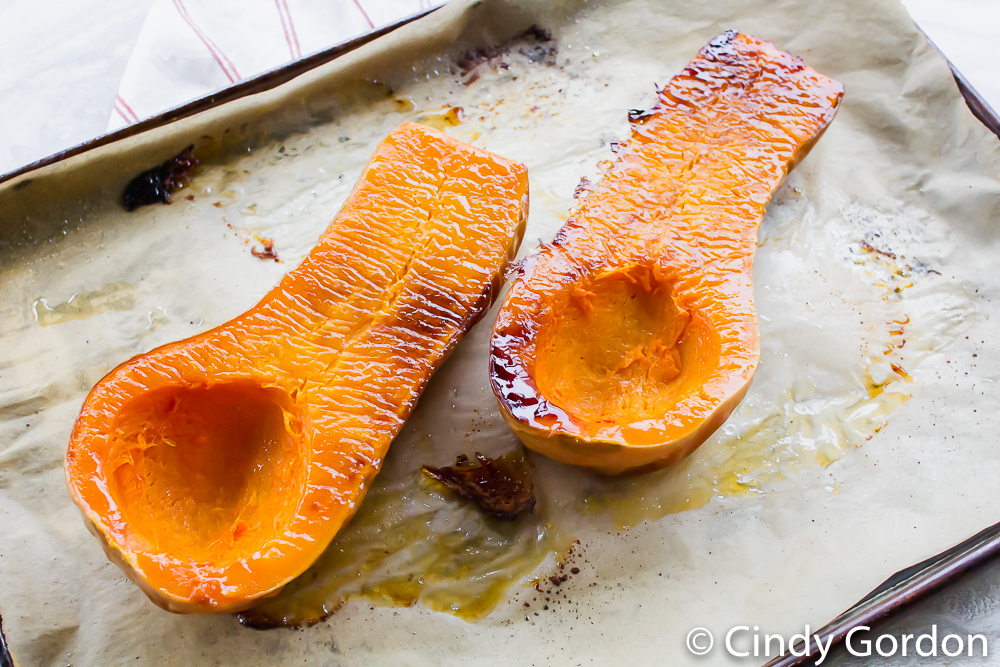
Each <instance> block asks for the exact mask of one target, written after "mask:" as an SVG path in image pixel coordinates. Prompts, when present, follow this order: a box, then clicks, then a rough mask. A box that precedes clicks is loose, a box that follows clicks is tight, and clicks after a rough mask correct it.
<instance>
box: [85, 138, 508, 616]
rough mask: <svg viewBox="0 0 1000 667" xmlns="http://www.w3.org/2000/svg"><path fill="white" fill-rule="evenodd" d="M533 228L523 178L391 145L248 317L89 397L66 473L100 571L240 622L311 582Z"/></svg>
mask: <svg viewBox="0 0 1000 667" xmlns="http://www.w3.org/2000/svg"><path fill="white" fill-rule="evenodd" d="M526 214H527V173H526V170H525V168H524V167H523V166H522V165H520V164H517V163H515V162H511V161H509V160H505V159H503V158H500V157H497V156H495V155H492V154H490V153H488V152H486V151H484V150H481V149H477V148H473V147H471V146H468V145H466V144H463V143H461V142H458V141H456V140H454V139H450V138H448V137H446V136H445V135H443V134H441V133H439V132H437V131H436V130H432V129H429V128H426V127H423V126H420V125H416V124H412V123H407V124H405V125H402V126H401V127H399V128H398V129H397V130H396V131H394V132H393V133H392V134H391V135H390V136H389V137H388V138H387V139H386V140H385V141H384V142H383V143H382V144H381V145H380V146H379V148H378V149H377V150H376V152H375V155H374V156H373V158H372V159H371V162H370V163H369V165H368V166H367V168H366V169H365V171H364V172H363V174H362V177H361V179H360V181H359V182H358V184H357V186H356V187H355V189H354V192H353V193H352V194H351V196H350V197H349V199H348V200H347V202H346V203H345V204H344V206H343V208H342V209H341V211H340V213H339V214H338V215H337V217H336V218H335V220H334V221H333V223H332V224H331V225H330V227H329V229H327V231H326V232H325V233H324V235H323V236H322V238H321V239H320V243H319V245H317V246H316V247H315V249H314V250H313V251H312V252H311V253H310V254H309V256H308V257H306V259H305V260H304V261H303V262H302V264H300V265H299V267H298V268H296V269H295V270H294V271H292V272H290V273H289V274H288V275H286V276H285V277H284V279H282V281H281V282H280V283H279V284H278V286H277V287H275V288H274V289H273V290H272V291H271V292H269V293H268V294H267V295H266V296H265V297H264V299H263V300H262V301H261V302H260V303H259V304H258V305H257V306H255V307H254V308H252V309H251V310H250V311H248V312H247V313H245V314H244V315H242V316H240V317H238V318H236V319H234V320H232V321H230V322H228V323H226V324H223V325H221V326H219V327H217V328H215V329H212V330H210V331H207V332H205V333H203V334H200V335H198V336H195V337H193V338H190V339H187V340H184V341H180V342H177V343H173V344H169V345H166V346H164V347H161V348H158V349H156V350H153V351H152V352H150V353H148V354H144V355H141V356H138V357H136V358H134V359H132V360H130V361H128V362H126V363H124V364H122V365H121V366H119V367H118V368H116V369H115V370H113V371H112V372H111V373H109V374H108V375H107V376H106V377H105V378H104V379H102V380H101V381H100V382H99V383H98V384H97V385H96V386H95V387H94V389H93V390H92V391H91V393H90V395H89V396H88V398H87V400H86V402H85V403H84V406H83V409H82V411H81V413H80V416H79V418H78V420H77V422H76V425H75V427H74V429H73V432H72V435H71V438H70V443H69V448H68V451H67V453H66V473H67V479H68V482H69V488H70V491H71V494H72V496H73V498H74V500H75V501H76V502H77V504H78V505H79V506H80V508H81V509H82V511H83V513H84V515H85V517H86V519H87V521H88V525H89V526H90V527H91V529H92V531H93V532H94V533H95V534H96V535H97V536H98V537H99V538H100V539H101V541H102V542H103V544H104V546H105V550H106V551H107V553H108V555H109V557H110V558H111V559H112V560H113V561H115V562H116V563H118V564H119V565H121V566H122V567H123V569H124V570H125V571H126V573H128V574H129V576H130V577H132V578H133V579H134V580H135V581H136V583H138V584H139V585H140V586H141V587H142V588H143V590H145V591H146V592H147V594H148V595H149V596H150V597H151V598H152V599H153V600H154V601H155V602H157V604H160V605H161V606H163V607H165V608H167V609H170V610H171V611H179V612H198V613H205V612H218V611H236V610H239V609H244V608H246V607H248V606H250V605H252V604H254V603H255V602H256V601H258V600H259V599H260V598H261V597H263V596H267V595H271V594H274V593H275V592H277V591H278V590H279V589H281V587H282V586H284V585H285V584H286V583H287V582H288V581H290V580H291V579H293V578H294V577H296V576H297V575H299V574H300V573H302V572H303V571H304V570H305V569H306V568H307V567H309V565H310V564H312V563H313V561H315V560H316V558H317V557H319V555H320V554H321V553H322V552H323V551H324V549H325V548H326V546H327V545H328V544H329V543H330V540H331V539H332V538H333V536H334V535H335V534H336V533H337V532H338V530H339V529H340V527H341V526H342V525H343V524H344V523H345V522H346V521H347V520H348V519H349V518H350V517H351V516H352V515H353V514H354V512H355V511H356V510H357V509H358V506H359V504H360V503H361V500H362V498H363V497H364V495H365V492H366V491H367V490H368V488H369V487H370V486H371V484H372V480H373V478H374V477H375V475H376V473H377V472H378V470H379V468H380V466H381V464H382V461H383V459H384V456H385V453H386V451H387V449H388V446H389V443H390V442H391V441H392V439H393V437H394V436H395V435H396V434H397V433H398V432H399V429H400V427H401V425H402V424H403V422H404V421H405V420H406V418H407V417H408V416H409V413H410V411H411V410H412V408H413V406H414V404H415V402H416V400H417V398H418V396H419V395H420V393H421V391H422V390H423V388H424V386H425V385H426V383H427V381H428V379H429V378H430V376H431V374H432V373H433V372H434V371H435V370H436V369H437V367H438V366H439V365H440V363H441V361H442V360H443V359H444V358H445V356H446V355H447V354H448V353H449V352H450V351H451V350H452V349H453V347H454V346H455V345H456V343H457V342H458V341H459V339H460V338H461V337H462V335H463V334H464V333H465V332H466V331H467V330H468V329H469V327H471V326H472V324H474V323H475V322H476V321H477V320H478V319H479V318H480V317H481V316H482V314H483V313H484V312H485V310H486V309H487V308H488V307H489V305H490V304H491V302H492V301H493V299H494V296H495V295H496V293H497V291H498V289H499V287H500V285H501V282H502V275H503V272H504V270H505V268H506V266H507V264H508V262H509V260H510V259H511V258H512V257H513V255H514V254H515V253H516V251H517V247H518V245H519V243H520V239H521V236H522V234H523V229H524V223H525V218H526Z"/></svg>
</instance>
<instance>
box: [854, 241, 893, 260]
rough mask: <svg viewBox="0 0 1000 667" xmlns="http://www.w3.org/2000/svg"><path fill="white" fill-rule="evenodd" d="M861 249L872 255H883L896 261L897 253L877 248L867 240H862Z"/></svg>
mask: <svg viewBox="0 0 1000 667" xmlns="http://www.w3.org/2000/svg"><path fill="white" fill-rule="evenodd" d="M861 247H862V248H863V249H864V250H867V251H868V252H870V253H875V254H877V255H882V256H883V257H888V258H889V259H896V253H894V252H892V251H890V250H882V249H881V248H876V247H875V246H874V245H872V244H871V243H870V242H869V241H868V240H867V239H861Z"/></svg>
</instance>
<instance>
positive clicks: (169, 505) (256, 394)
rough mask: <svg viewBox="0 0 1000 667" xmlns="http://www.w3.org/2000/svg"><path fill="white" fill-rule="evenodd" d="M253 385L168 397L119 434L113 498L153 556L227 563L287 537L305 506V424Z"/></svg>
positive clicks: (117, 429) (135, 415) (128, 420)
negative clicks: (277, 536)
mask: <svg viewBox="0 0 1000 667" xmlns="http://www.w3.org/2000/svg"><path fill="white" fill-rule="evenodd" d="M291 405H292V401H291V399H290V397H289V396H288V395H287V394H284V393H283V392H282V391H280V390H277V389H270V390H269V389H264V388H262V387H259V386H257V385H254V384H252V383H248V382H234V383H228V384H220V385H215V386H213V387H167V388H163V389H158V390H156V391H152V392H150V393H149V394H146V395H143V396H140V397H138V398H136V399H135V400H134V401H132V402H131V403H130V404H128V405H127V406H125V409H124V410H123V411H122V412H121V413H120V415H119V417H118V419H117V420H116V422H115V425H114V440H113V444H112V445H111V451H112V457H113V458H112V461H113V464H112V465H113V466H114V470H113V473H112V476H111V484H110V491H111V494H112V496H113V497H114V498H115V500H116V502H117V504H118V506H119V507H120V508H121V512H122V517H123V519H124V520H125V522H127V523H128V524H129V525H131V526H132V527H133V535H134V536H135V537H136V538H138V539H140V540H143V541H145V542H146V544H147V546H148V547H152V548H153V549H156V550H161V549H170V550H173V551H176V552H182V553H185V554H188V555H189V556H190V557H191V558H194V559H197V560H213V561H223V560H225V559H226V558H227V555H232V554H233V553H234V551H233V548H234V546H236V545H238V546H239V547H240V548H241V550H242V549H254V548H258V547H259V546H260V545H261V544H262V543H263V541H265V540H266V539H269V538H270V536H271V534H272V533H273V531H274V530H275V529H278V530H280V529H282V528H283V527H284V524H286V523H287V522H288V520H289V517H290V516H291V514H292V513H293V512H294V511H295V504H296V503H297V502H298V499H299V498H300V497H301V487H302V484H303V481H304V472H305V451H304V450H305V448H304V446H303V443H302V442H301V439H300V437H299V436H300V434H301V433H302V421H301V417H300V416H299V415H297V414H296V413H295V412H293V411H292V410H291V409H290V408H291Z"/></svg>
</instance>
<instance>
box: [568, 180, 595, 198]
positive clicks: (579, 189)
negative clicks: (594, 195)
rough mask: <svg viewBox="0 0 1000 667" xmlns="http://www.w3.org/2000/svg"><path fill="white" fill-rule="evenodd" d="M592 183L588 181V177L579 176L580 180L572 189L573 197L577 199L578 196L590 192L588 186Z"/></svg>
mask: <svg viewBox="0 0 1000 667" xmlns="http://www.w3.org/2000/svg"><path fill="white" fill-rule="evenodd" d="M592 185H593V184H592V183H591V182H590V179H589V178H587V177H586V176H584V177H583V178H581V179H580V182H579V183H577V184H576V188H574V189H573V199H579V198H580V197H582V196H584V195H585V194H587V193H588V192H590V188H591V186H592Z"/></svg>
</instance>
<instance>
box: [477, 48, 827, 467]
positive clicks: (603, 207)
mask: <svg viewBox="0 0 1000 667" xmlns="http://www.w3.org/2000/svg"><path fill="white" fill-rule="evenodd" d="M842 95H843V87H842V86H841V85H840V84H839V83H838V82H836V81H833V80H831V79H829V78H827V77H825V76H823V75H821V74H818V73H817V72H815V71H814V70H812V69H810V68H808V67H807V66H805V65H804V64H803V63H802V61H801V60H800V59H798V58H796V57H794V56H791V55H789V54H787V53H785V52H783V51H780V50H779V49H777V48H776V47H775V46H774V45H773V44H771V43H769V42H763V41H760V40H757V39H754V38H752V37H748V36H745V35H741V34H739V33H736V32H733V31H730V32H726V33H723V34H722V35H720V36H719V37H717V38H716V39H714V40H712V41H711V42H710V43H709V44H708V45H707V46H706V47H705V48H703V49H702V50H701V51H700V52H699V54H698V56H697V57H696V58H695V59H694V60H693V61H692V62H691V63H690V64H689V65H688V66H687V68H686V69H685V70H684V71H683V72H682V73H681V74H680V75H678V76H676V77H675V78H674V79H673V80H672V81H671V82H670V84H668V85H667V86H666V87H665V88H664V89H663V90H661V91H660V93H659V101H658V103H657V105H656V106H655V107H654V108H653V109H651V110H649V111H646V112H632V113H631V114H630V120H631V121H632V123H631V127H632V133H631V137H630V139H629V140H628V142H626V143H625V144H623V145H622V147H621V148H620V149H619V150H618V155H619V157H618V159H617V161H616V162H615V163H614V164H613V165H612V167H611V168H610V169H609V170H608V171H607V173H606V174H605V176H604V178H603V179H602V180H601V181H600V182H599V183H597V184H596V185H595V186H593V187H591V188H590V189H589V192H588V193H587V195H586V198H585V199H584V200H583V201H582V203H581V204H580V207H579V209H578V210H577V211H576V213H575V214H574V215H573V217H572V218H571V219H570V220H569V221H567V223H566V224H565V225H564V226H563V228H562V229H561V230H560V231H559V233H558V234H557V235H556V238H555V239H554V240H553V241H552V243H551V244H548V245H546V246H544V247H542V248H541V249H540V250H539V252H538V253H536V254H535V255H532V256H530V257H528V258H526V259H525V260H524V261H523V262H522V263H521V264H520V266H519V267H518V270H519V275H518V276H517V278H516V279H515V280H514V281H513V282H512V285H511V289H510V291H509V292H508V294H507V296H506V298H505V301H504V304H503V306H502V308H501V310H500V313H499V315H498V318H497V321H496V324H495V326H494V331H493V338H492V343H491V361H490V378H491V384H492V387H493V391H494V393H495V394H496V397H497V400H498V402H499V404H500V409H501V413H502V414H503V416H504V419H505V420H506V422H507V424H508V425H509V426H510V427H511V429H512V430H513V431H514V433H515V434H516V435H517V436H518V437H519V438H520V439H521V440H522V442H524V444H525V445H526V446H527V447H529V448H531V449H533V450H535V451H537V452H540V453H542V454H545V455H546V456H549V457H550V458H553V459H555V460H557V461H561V462H564V463H569V464H573V465H580V466H587V467H590V468H593V469H595V470H597V471H599V472H602V473H605V474H610V475H623V474H637V473H642V472H648V471H651V470H656V469H659V468H662V467H665V466H668V465H672V464H675V463H677V462H679V461H680V460H682V459H683V458H685V457H686V456H688V455H689V454H690V453H691V452H693V451H694V450H695V449H696V448H697V447H698V446H699V445H701V444H702V443H703V442H704V441H705V440H706V439H708V437H710V436H711V435H712V433H714V432H715V430H716V429H718V427H719V426H721V425H722V423H723V422H725V420H726V419H727V418H728V417H729V415H730V414H731V413H732V411H733V410H734V409H735V408H736V406H737V405H738V404H739V403H740V401H741V400H742V399H743V397H744V395H745V394H746V392H747V389H748V388H749V385H750V382H751V380H752V378H753V373H754V370H755V369H756V367H757V363H758V360H759V357H760V340H759V330H758V326H757V318H756V310H755V307H754V303H753V284H752V275H751V273H752V267H753V259H754V253H755V250H756V233H757V227H758V225H759V223H760V221H761V220H762V219H763V215H764V210H765V206H766V204H767V202H768V200H769V199H770V196H771V194H772V193H773V192H774V191H775V190H776V189H777V188H778V186H779V185H780V183H781V181H782V180H783V178H784V176H785V175H786V174H787V172H788V171H789V170H790V169H791V168H792V167H793V166H794V165H795V164H797V163H798V161H800V160H801V159H802V158H803V157H804V156H805V154H806V153H807V152H808V151H809V149H810V148H811V147H812V146H813V145H814V144H815V142H816V141H817V140H818V138H819V137H820V136H821V135H822V133H823V131H824V130H825V129H826V127H827V126H828V125H829V123H830V122H831V121H832V120H833V117H834V116H835V114H836V111H837V107H838V105H839V102H840V99H841V97H842ZM636 304H638V305H636Z"/></svg>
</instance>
